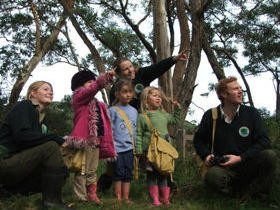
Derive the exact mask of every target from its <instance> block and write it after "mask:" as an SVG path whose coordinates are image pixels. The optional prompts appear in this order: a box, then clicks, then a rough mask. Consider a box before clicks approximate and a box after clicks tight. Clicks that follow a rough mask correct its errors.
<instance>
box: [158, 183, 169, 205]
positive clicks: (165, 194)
mask: <svg viewBox="0 0 280 210" xmlns="http://www.w3.org/2000/svg"><path fill="white" fill-rule="evenodd" d="M159 189H160V194H161V196H162V199H161V201H162V203H163V204H165V205H169V204H170V201H169V200H170V187H168V186H162V187H160V188H159Z"/></svg>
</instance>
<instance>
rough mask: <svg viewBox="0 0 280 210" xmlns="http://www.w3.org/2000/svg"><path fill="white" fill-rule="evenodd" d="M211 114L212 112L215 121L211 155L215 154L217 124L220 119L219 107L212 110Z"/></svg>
mask: <svg viewBox="0 0 280 210" xmlns="http://www.w3.org/2000/svg"><path fill="white" fill-rule="evenodd" d="M211 112H212V119H213V127H212V146H211V154H213V153H214V141H215V131H216V124H217V119H218V109H217V107H214V108H212V109H211Z"/></svg>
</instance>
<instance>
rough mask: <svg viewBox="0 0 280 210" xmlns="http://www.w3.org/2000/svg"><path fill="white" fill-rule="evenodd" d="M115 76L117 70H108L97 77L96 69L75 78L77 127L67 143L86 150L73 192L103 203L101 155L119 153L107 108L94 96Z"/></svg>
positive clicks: (72, 146)
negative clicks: (99, 173)
mask: <svg viewBox="0 0 280 210" xmlns="http://www.w3.org/2000/svg"><path fill="white" fill-rule="evenodd" d="M114 75H115V72H114V71H109V72H107V73H105V74H103V75H101V76H99V77H98V78H97V79H96V80H95V74H94V73H93V72H91V71H80V72H78V73H76V74H75V75H74V76H73V77H72V81H71V89H72V90H73V91H74V93H73V96H72V108H73V111H74V119H73V123H74V127H73V129H72V132H71V134H70V136H67V137H66V143H65V145H66V146H67V147H70V148H75V149H81V150H83V151H84V152H85V157H86V165H85V171H84V172H83V173H81V172H77V173H75V178H74V193H75V195H76V196H77V197H78V199H79V200H80V201H92V202H94V203H96V204H101V201H100V199H99V198H98V196H97V194H96V183H97V177H96V170H97V167H98V161H99V157H100V158H110V157H115V156H116V152H115V148H114V144H113V139H112V128H111V123H110V119H109V116H108V114H107V107H106V105H105V104H104V103H102V102H100V101H98V100H97V99H96V98H95V95H96V94H97V92H98V91H100V90H101V89H102V88H104V87H105V86H106V85H107V84H109V83H110V82H112V79H113V76H114ZM102 145H105V148H103V147H102ZM103 149H104V150H103Z"/></svg>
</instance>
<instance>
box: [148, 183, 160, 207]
mask: <svg viewBox="0 0 280 210" xmlns="http://www.w3.org/2000/svg"><path fill="white" fill-rule="evenodd" d="M148 191H149V193H150V196H151V198H152V199H153V205H154V206H160V205H161V202H160V201H159V194H158V186H157V185H152V186H148Z"/></svg>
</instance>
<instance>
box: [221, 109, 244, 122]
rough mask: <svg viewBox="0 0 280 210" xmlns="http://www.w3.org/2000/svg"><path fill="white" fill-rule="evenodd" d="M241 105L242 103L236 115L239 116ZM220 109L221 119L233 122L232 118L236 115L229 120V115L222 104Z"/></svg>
mask: <svg viewBox="0 0 280 210" xmlns="http://www.w3.org/2000/svg"><path fill="white" fill-rule="evenodd" d="M240 106H241V105H238V107H237V109H236V112H235V115H234V116H236V115H237V116H239V110H240ZM220 111H221V119H224V120H225V121H226V122H227V123H231V122H232V120H233V119H234V117H233V118H232V120H229V118H228V117H227V115H226V114H225V112H224V109H223V106H222V105H220Z"/></svg>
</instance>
